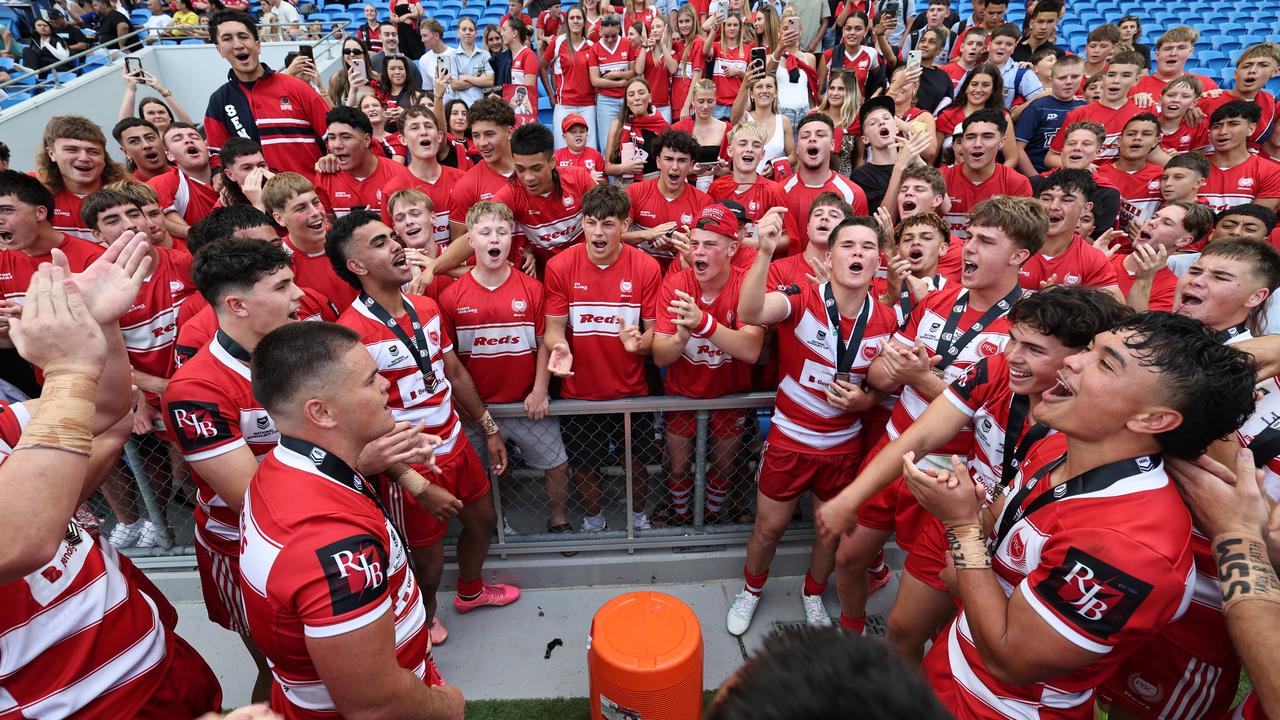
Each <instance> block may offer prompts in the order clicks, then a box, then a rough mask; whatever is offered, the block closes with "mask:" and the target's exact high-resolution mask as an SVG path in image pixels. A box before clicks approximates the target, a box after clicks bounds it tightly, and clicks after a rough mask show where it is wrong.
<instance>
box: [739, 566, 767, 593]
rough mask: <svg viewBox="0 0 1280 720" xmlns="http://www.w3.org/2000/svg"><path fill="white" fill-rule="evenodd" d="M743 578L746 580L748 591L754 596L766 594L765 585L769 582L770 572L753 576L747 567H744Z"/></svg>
mask: <svg viewBox="0 0 1280 720" xmlns="http://www.w3.org/2000/svg"><path fill="white" fill-rule="evenodd" d="M742 578H743V579H744V580H746V591H747V592H749V593H751V594H752V595H759V594H760V593H762V592H764V584H765V582H766V581H768V580H769V571H768V570H765V571H764V572H762V573H760V574H759V575H752V574H751V572H750V571H749V570H747V566H746V565H743V566H742Z"/></svg>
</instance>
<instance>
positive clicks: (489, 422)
mask: <svg viewBox="0 0 1280 720" xmlns="http://www.w3.org/2000/svg"><path fill="white" fill-rule="evenodd" d="M480 429H481V430H483V431H484V434H485V435H497V434H498V423H496V422H494V420H493V416H492V415H490V414H489V411H488V410H485V411H484V415H481V416H480Z"/></svg>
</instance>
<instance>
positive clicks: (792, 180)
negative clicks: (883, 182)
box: [782, 172, 1030, 255]
mask: <svg viewBox="0 0 1280 720" xmlns="http://www.w3.org/2000/svg"><path fill="white" fill-rule="evenodd" d="M782 192H783V202H784V203H785V204H786V208H787V218H788V219H790V221H791V222H792V223H794V224H793V225H792V228H794V229H795V231H796V234H795V236H794V237H795V239H796V240H797V242H793V243H791V245H790V246H789V247H788V248H787V252H788V254H792V255H794V254H796V253H800V252H802V251H803V250H804V247H805V245H808V244H809V230H808V227H809V209H810V208H811V207H813V201H814V199H816V198H817V197H818V196H819V195H821V194H822V193H824V192H833V193H835V194H837V195H839V196H840V197H842V198H844V201H845V202H847V203H849V205H850V207H852V208H853V214H854V215H866V214H868V210H867V194H866V193H865V192H863V191H862V188H860V187H858V186H857V185H856V184H855V183H854V182H853V181H852V180H850V179H849V178H847V177H845V176H843V175H839V174H837V173H834V172H833V173H831V175H830V176H829V177H827V179H826V181H825V182H823V183H822V184H821V185H817V186H814V185H809V184H807V183H805V182H804V181H803V180H801V179H800V173H796V174H795V175H792V176H791V177H789V178H787V181H786V182H785V183H783V185H782ZM1028 194H1030V192H1028ZM787 232H788V234H790V232H791V230H790V229H788V230H787Z"/></svg>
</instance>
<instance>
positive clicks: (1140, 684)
mask: <svg viewBox="0 0 1280 720" xmlns="http://www.w3.org/2000/svg"><path fill="white" fill-rule="evenodd" d="M1129 689H1130V690H1132V691H1133V694H1134V695H1137V696H1138V697H1140V698H1142V699H1143V700H1145V701H1147V702H1149V703H1155V702H1159V701H1160V700H1162V699H1164V691H1163V690H1162V689H1161V688H1160V683H1155V682H1151V681H1150V680H1148V679H1146V678H1144V677H1142V676H1141V675H1139V674H1138V673H1134V674H1132V675H1130V676H1129Z"/></svg>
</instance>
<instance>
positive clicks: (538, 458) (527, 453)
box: [463, 416, 569, 470]
mask: <svg viewBox="0 0 1280 720" xmlns="http://www.w3.org/2000/svg"><path fill="white" fill-rule="evenodd" d="M498 427H499V428H501V430H502V439H503V440H506V441H508V442H511V443H514V444H515V446H516V447H518V448H520V453H521V455H522V456H523V457H524V462H525V464H526V465H528V466H529V467H531V468H533V469H534V470H550V469H551V468H553V467H559V466H561V465H563V464H565V463H566V462H568V461H569V456H568V455H566V454H565V450H564V440H562V439H561V438H560V418H558V417H552V416H547V417H545V418H542V419H541V420H530V419H529V418H527V417H520V418H502V419H501V420H499V421H498ZM463 430H465V431H466V433H467V439H468V440H470V441H471V444H472V445H473V446H475V449H476V452H477V453H479V455H480V461H481V463H482V464H483V465H484V466H485V467H489V450H488V448H487V447H485V442H484V435H483V434H482V433H481V432H480V428H477V427H470V426H466V427H464V428H463Z"/></svg>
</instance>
